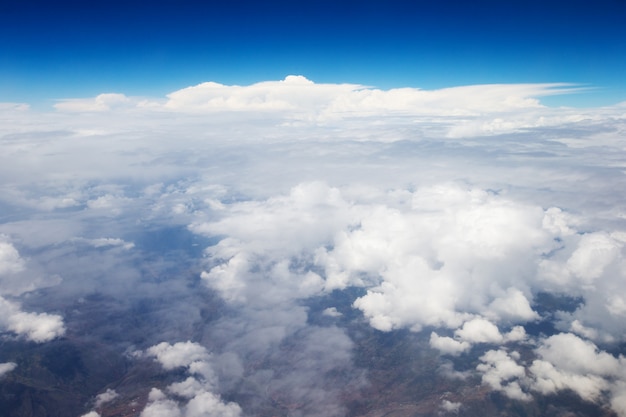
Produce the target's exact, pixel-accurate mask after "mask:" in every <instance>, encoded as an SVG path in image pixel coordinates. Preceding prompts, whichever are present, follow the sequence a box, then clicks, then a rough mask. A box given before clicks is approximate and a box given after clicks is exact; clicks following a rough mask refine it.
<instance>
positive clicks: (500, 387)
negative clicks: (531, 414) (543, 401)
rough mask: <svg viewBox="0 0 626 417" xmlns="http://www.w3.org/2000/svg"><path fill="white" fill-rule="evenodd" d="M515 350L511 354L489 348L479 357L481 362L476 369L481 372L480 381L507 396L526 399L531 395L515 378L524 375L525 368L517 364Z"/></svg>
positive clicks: (517, 357)
mask: <svg viewBox="0 0 626 417" xmlns="http://www.w3.org/2000/svg"><path fill="white" fill-rule="evenodd" d="M515 359H519V354H518V353H517V352H512V353H511V354H509V353H507V352H505V351H504V350H490V351H488V352H487V353H485V354H484V355H483V356H481V357H480V361H481V362H482V363H481V364H480V365H478V366H477V367H476V369H477V370H478V371H479V372H481V373H482V381H483V383H484V384H487V385H489V386H490V387H491V388H493V389H494V390H496V391H502V392H503V393H504V394H505V395H506V396H507V397H509V398H513V399H516V400H521V401H528V400H530V399H531V396H530V395H529V394H527V393H525V392H524V391H523V390H522V388H521V387H520V384H519V382H518V381H517V379H519V378H523V377H524V376H525V373H526V370H525V369H524V367H523V366H521V365H518V364H517V362H516V361H515Z"/></svg>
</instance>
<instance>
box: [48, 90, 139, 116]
mask: <svg viewBox="0 0 626 417" xmlns="http://www.w3.org/2000/svg"><path fill="white" fill-rule="evenodd" d="M129 102H130V99H129V98H128V97H126V96H125V95H124V94H115V93H107V94H99V95H98V96H96V97H95V98H93V99H65V100H61V101H60V102H58V103H56V104H55V105H54V107H55V108H56V109H57V110H60V111H67V112H94V111H95V112H101V111H109V110H112V109H118V108H120V107H124V106H125V105H128V104H129Z"/></svg>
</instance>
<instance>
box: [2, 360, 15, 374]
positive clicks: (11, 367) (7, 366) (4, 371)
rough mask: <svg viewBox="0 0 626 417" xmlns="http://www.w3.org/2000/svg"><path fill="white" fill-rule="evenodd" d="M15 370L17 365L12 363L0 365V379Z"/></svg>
mask: <svg viewBox="0 0 626 417" xmlns="http://www.w3.org/2000/svg"><path fill="white" fill-rule="evenodd" d="M15 368H17V364H16V363H14V362H5V363H0V378H2V377H3V376H4V375H6V374H8V373H9V372H11V371H12V370H14V369H15Z"/></svg>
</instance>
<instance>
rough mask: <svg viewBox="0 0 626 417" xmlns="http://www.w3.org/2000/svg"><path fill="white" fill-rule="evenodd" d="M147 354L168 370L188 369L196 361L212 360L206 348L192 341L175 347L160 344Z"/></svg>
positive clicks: (176, 344)
mask: <svg viewBox="0 0 626 417" xmlns="http://www.w3.org/2000/svg"><path fill="white" fill-rule="evenodd" d="M146 353H147V354H148V355H149V356H154V357H156V359H157V360H158V361H159V362H160V363H161V365H162V366H163V368H165V369H167V370H171V369H174V368H179V367H188V366H190V365H191V364H193V363H194V362H196V361H206V360H208V359H209V358H210V355H209V352H207V350H206V348H204V347H203V346H201V345H199V344H197V343H194V342H191V341H187V342H178V343H175V344H173V345H170V344H169V343H167V342H163V343H159V344H158V345H155V346H152V347H150V348H149V349H148V350H146Z"/></svg>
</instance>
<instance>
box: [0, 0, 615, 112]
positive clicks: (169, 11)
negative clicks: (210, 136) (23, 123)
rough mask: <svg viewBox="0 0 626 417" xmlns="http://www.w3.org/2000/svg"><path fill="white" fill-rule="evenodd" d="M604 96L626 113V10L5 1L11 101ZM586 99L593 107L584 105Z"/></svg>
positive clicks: (503, 0)
mask: <svg viewBox="0 0 626 417" xmlns="http://www.w3.org/2000/svg"><path fill="white" fill-rule="evenodd" d="M288 74H301V75H304V76H306V77H308V78H310V79H312V80H313V81H316V82H351V83H361V84H366V85H372V86H377V87H381V88H390V87H405V86H411V87H420V88H438V87H448V86H456V85H465V84H479V83H501V82H511V83H518V82H572V83H582V84H586V85H590V86H593V87H597V88H598V90H597V91H595V92H593V93H586V94H580V95H577V98H575V99H571V101H572V104H576V105H584V104H586V103H587V102H588V104H589V105H598V104H613V103H616V102H619V101H624V100H626V0H595V1H590V0H586V1H580V0H569V1H551V0H543V1H537V0H524V1H519V0H498V1H491V0H474V1H469V0H463V1H456V0H454V1H453V0H440V1H435V0H433V1H429V2H425V1H420V0H414V1H399V0H379V1H374V0H360V1H345V0H334V1H330V0H302V1H297V0H291V1H278V0H268V1H250V0H228V1H223V2H214V1H190V0H151V1H143V0H142V1H138V0H123V1H122V0H106V1H103V0H80V1H75V0H57V1H54V0H0V102H2V101H19V102H31V103H33V102H37V101H46V100H50V99H55V98H65V97H84V96H92V95H95V94H98V93H102V92H121V93H125V94H128V95H150V96H154V95H161V94H165V93H167V92H170V91H173V90H176V89H179V88H183V87H186V86H188V85H192V84H196V83H199V82H202V81H217V82H221V83H228V84H230V83H236V84H248V83H252V82H256V81H262V80H270V79H282V78H284V76H285V75H288ZM581 100H582V102H581Z"/></svg>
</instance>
